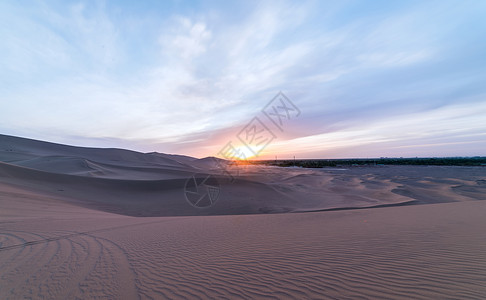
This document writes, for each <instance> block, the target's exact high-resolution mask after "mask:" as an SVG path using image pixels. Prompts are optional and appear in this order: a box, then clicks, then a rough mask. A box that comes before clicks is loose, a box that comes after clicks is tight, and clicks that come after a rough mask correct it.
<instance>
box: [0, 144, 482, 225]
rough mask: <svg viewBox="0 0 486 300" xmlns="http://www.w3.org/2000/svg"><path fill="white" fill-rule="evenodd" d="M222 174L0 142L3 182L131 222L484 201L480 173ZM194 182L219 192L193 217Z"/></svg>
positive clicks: (170, 161) (107, 152)
mask: <svg viewBox="0 0 486 300" xmlns="http://www.w3.org/2000/svg"><path fill="white" fill-rule="evenodd" d="M397 168H398V169H397ZM228 170H230V171H231V174H233V176H234V177H229V176H228V175H227V174H226V173H225V172H224V171H223V170H222V168H220V167H218V164H217V162H216V161H215V159H214V158H205V159H195V158H190V157H186V156H179V155H167V154H161V153H146V154H144V153H138V152H134V151H128V150H122V149H96V148H82V147H72V146H65V145H58V144H52V143H46V142H41V141H34V140H28V139H22V138H16V137H10V136H3V135H0V180H1V181H2V182H4V183H9V184H11V185H14V186H18V187H22V188H23V189H26V190H30V191H33V192H36V193H39V194H42V195H46V196H50V197H58V198H63V199H64V200H65V201H69V202H71V203H75V204H77V205H80V206H83V207H88V208H92V209H96V210H103V211H107V212H112V213H117V214H123V215H129V216H177V215H221V214H254V213H269V212H270V213H271V212H297V211H317V210H329V209H340V208H358V207H373V206H383V205H396V204H403V203H407V202H417V203H434V202H450V201H465V200H472V199H484V198H485V196H484V195H485V194H486V193H485V191H486V185H484V184H480V183H481V180H484V179H485V178H486V171H485V169H484V168H460V167H456V168H451V167H431V168H427V167H424V168H421V167H409V168H407V167H381V168H370V167H369V168H353V169H349V170H339V169H319V170H308V169H307V170H306V169H300V168H295V169H294V168H288V169H285V170H282V169H281V168H276V167H265V166H239V167H238V168H237V170H235V168H229V169H228ZM417 170H420V171H419V174H415V173H414V172H417ZM236 171H237V172H238V176H236ZM472 173H475V174H474V175H473V176H471V174H472ZM194 174H199V175H197V176H198V178H202V177H204V176H206V174H212V175H213V176H214V177H215V178H216V180H217V181H218V183H219V185H220V186H219V188H220V189H219V197H218V198H217V199H218V201H217V202H216V203H215V205H213V206H211V207H208V208H206V209H197V208H196V209H195V208H194V207H193V206H191V205H190V204H189V202H187V201H186V194H185V185H186V183H187V182H188V180H190V179H191V177H192V176H193V175H194Z"/></svg>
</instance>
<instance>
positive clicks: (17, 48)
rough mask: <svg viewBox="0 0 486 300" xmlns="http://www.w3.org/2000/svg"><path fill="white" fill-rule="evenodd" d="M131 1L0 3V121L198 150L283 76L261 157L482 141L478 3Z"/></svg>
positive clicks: (443, 150)
mask: <svg viewBox="0 0 486 300" xmlns="http://www.w3.org/2000/svg"><path fill="white" fill-rule="evenodd" d="M132 6H133V5H132ZM132 6H129V5H128V4H123V3H117V2H107V3H101V4H100V3H95V4H92V3H84V2H79V3H67V4H64V3H63V4H60V3H53V2H38V3H36V5H34V6H33V7H32V8H27V9H26V8H24V7H22V6H21V5H19V4H17V3H15V2H3V3H2V4H0V20H2V21H0V22H1V24H0V25H2V26H1V29H0V35H1V37H2V44H1V45H0V55H1V56H2V57H3V58H4V59H3V60H2V62H0V80H1V81H0V92H1V94H0V103H1V110H0V129H1V130H2V132H4V133H7V134H16V135H22V136H27V137H32V138H39V139H48V140H52V141H57V142H63V143H71V144H79V143H81V144H82V145H89V146H110V147H128V148H133V149H138V150H141V151H154V150H156V151H161V152H171V153H175V152H177V153H182V154H189V155H194V156H198V157H202V156H207V155H215V154H216V152H217V151H218V150H219V148H221V147H222V146H224V144H225V143H226V142H227V141H228V140H230V139H231V138H232V137H233V136H234V135H235V134H236V133H237V132H238V130H239V129H240V128H242V127H243V126H244V125H245V123H246V122H248V121H249V120H251V118H252V117H253V116H256V115H257V114H258V113H259V111H260V110H261V109H262V108H263V107H264V106H265V104H266V103H267V102H268V101H269V100H270V99H272V97H273V96H274V94H276V93H277V92H278V91H279V90H282V91H284V92H285V93H286V94H287V95H288V96H289V97H290V98H291V99H292V100H293V101H294V102H295V103H296V104H297V105H298V106H299V108H300V109H301V110H302V116H301V117H300V118H299V120H298V122H293V123H292V124H293V125H292V128H288V130H286V131H285V132H284V133H280V135H279V139H278V141H277V142H276V143H274V144H272V145H271V146H270V147H269V148H268V149H267V151H266V155H267V156H268V157H270V156H272V157H273V154H274V153H279V154H281V155H286V153H287V152H293V153H298V154H299V155H301V156H306V157H340V156H346V157H360V156H375V157H379V156H393V155H399V156H406V155H409V156H434V155H446V154H447V155H473V154H474V155H486V153H484V150H482V149H486V148H485V147H483V146H484V143H482V142H481V138H483V137H484V136H483V135H482V133H484V132H486V124H485V123H484V122H482V121H481V117H480V116H479V115H478V112H482V111H483V109H484V103H485V98H484V97H485V95H486V88H484V87H483V85H484V81H485V79H486V68H485V67H486V60H485V57H486V56H484V53H486V42H484V41H483V40H484V39H482V38H481V37H483V36H484V34H485V33H486V29H485V28H486V26H484V25H485V24H484V23H485V22H484V21H483V18H482V16H483V15H484V12H486V5H484V4H482V3H481V2H478V1H471V2H468V3H467V5H463V4H461V5H459V4H458V3H457V2H453V1H451V2H448V1H445V2H444V1H440V2H436V1H431V2H410V3H408V4H407V5H404V4H391V3H381V4H379V5H378V4H368V5H367V6H363V5H362V4H358V3H354V4H349V3H348V4H346V3H341V4H331V3H326V2H306V3H292V2H278V3H271V2H262V3H250V2H239V3H233V4H231V5H219V6H218V5H214V4H207V3H205V5H200V6H199V7H203V6H204V7H205V8H204V9H197V10H195V9H194V8H193V7H192V6H190V5H188V4H180V5H172V4H168V3H165V4H154V5H153V6H142V5H140V6H139V7H132ZM235 8H238V11H241V13H237V12H235ZM230 15H231V17H229V16H230ZM458 112H461V114H460V115H458ZM451 124H453V126H452V125H451ZM403 128H407V130H403ZM397 132H401V133H402V134H400V135H399V136H397ZM431 141H432V142H431ZM426 145H428V146H426ZM464 145H468V146H467V147H466V146H464ZM289 149H291V151H288V150H289ZM481 151H483V152H481ZM264 157H265V156H264Z"/></svg>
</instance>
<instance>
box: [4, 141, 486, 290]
mask: <svg viewBox="0 0 486 300" xmlns="http://www.w3.org/2000/svg"><path fill="white" fill-rule="evenodd" d="M220 163H221V162H220V161H217V160H215V159H213V158H207V159H201V160H199V159H195V158H191V157H185V156H178V155H166V154H161V153H148V154H144V153H138V152H133V151H127V150H121V149H93V148H81V147H72V146H65V145H57V144H51V143H45V142H40V141H33V140H28V139H22V138H16V137H10V136H0V299H24V298H34V299H42V298H44V299H78V298H79V299H91V298H109V299H138V298H142V299H165V298H223V299H224V298H227V299H249V298H279V299H281V298H290V299H323V298H330V299H333V298H334V299H342V298H369V299H376V298H383V299H399V298H402V299H410V298H421V299H431V298H433V299H439V298H440V299H442V298H454V299H458V298H460V299H482V298H485V297H486V254H485V253H486V236H485V234H484V228H486V218H485V216H486V201H477V200H485V199H486V196H485V195H486V184H484V183H485V182H486V168H480V167H395V166H389V167H360V168H350V169H315V170H310V169H300V168H286V169H282V168H277V167H265V166H240V167H239V175H238V176H237V177H235V178H234V180H230V178H228V176H226V175H225V174H224V173H223V172H221V169H220V168H219V167H218V166H219V165H220ZM194 174H201V175H197V176H196V177H198V176H199V177H203V176H206V175H207V174H211V175H212V176H214V178H216V179H217V181H218V183H219V187H220V191H219V192H220V194H219V199H218V200H217V202H216V203H215V204H214V205H213V206H211V207H207V208H198V207H193V206H192V205H191V204H190V203H189V202H188V201H186V198H185V188H187V186H186V183H187V181H188V179H191V178H192V176H193V175H194ZM412 204H416V205H412ZM418 204H420V205H418ZM384 206H388V207H384ZM356 208H363V209H356ZM326 210H338V211H326ZM318 211H319V212H318ZM277 212H280V213H282V212H286V213H282V214H268V213H277ZM264 213H265V214H264Z"/></svg>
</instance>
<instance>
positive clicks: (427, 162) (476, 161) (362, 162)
mask: <svg viewBox="0 0 486 300" xmlns="http://www.w3.org/2000/svg"><path fill="white" fill-rule="evenodd" d="M249 163H251V164H257V165H272V166H279V167H294V166H295V167H303V168H323V167H341V166H375V165H412V166H486V157H479V156H476V157H430V158H418V157H417V158H388V157H383V158H376V159H373V158H356V159H298V160H293V159H292V160H290V159H289V160H251V161H249Z"/></svg>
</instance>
